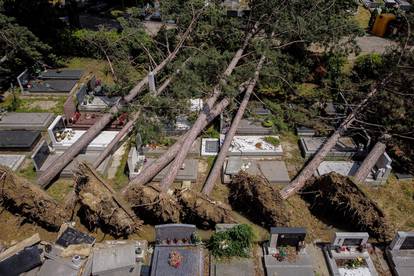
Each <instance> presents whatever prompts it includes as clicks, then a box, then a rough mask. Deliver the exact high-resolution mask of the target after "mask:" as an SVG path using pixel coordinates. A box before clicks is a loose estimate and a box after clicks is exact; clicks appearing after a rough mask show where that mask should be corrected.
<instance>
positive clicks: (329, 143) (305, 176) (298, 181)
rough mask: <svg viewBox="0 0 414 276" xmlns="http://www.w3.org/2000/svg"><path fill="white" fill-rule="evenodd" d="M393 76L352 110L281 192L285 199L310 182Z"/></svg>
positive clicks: (387, 78) (374, 89) (373, 89)
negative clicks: (370, 101) (361, 113)
mask: <svg viewBox="0 0 414 276" xmlns="http://www.w3.org/2000/svg"><path fill="white" fill-rule="evenodd" d="M390 77H391V74H390V75H388V76H387V77H385V78H384V79H383V81H382V82H381V83H380V84H377V85H375V86H374V87H373V88H372V89H371V91H370V92H369V93H368V94H367V95H366V97H365V98H364V99H363V100H362V101H361V102H360V103H359V104H358V105H357V106H356V107H355V108H354V109H353V110H352V112H351V113H350V114H349V115H348V116H347V117H346V118H345V120H344V121H343V122H342V123H341V125H340V126H339V127H338V129H337V130H335V132H334V133H333V134H332V135H331V136H330V137H329V138H328V139H327V140H326V141H325V143H324V144H323V145H322V147H320V148H319V150H318V151H317V152H316V154H315V155H314V156H313V157H312V159H311V160H310V161H309V162H308V163H307V164H306V166H305V167H304V168H303V169H302V170H301V172H300V173H299V174H298V175H297V176H296V177H295V179H293V181H292V182H290V184H289V185H287V186H286V187H285V188H283V189H282V190H281V191H280V194H281V196H282V198H283V199H287V198H288V197H290V196H292V195H294V194H295V193H296V192H297V191H298V190H300V189H301V188H302V187H303V186H304V185H305V184H306V181H308V180H309V179H310V178H311V177H312V176H313V174H314V173H315V171H316V170H317V168H318V167H319V165H320V164H321V163H322V161H323V160H324V159H325V157H326V155H327V154H328V153H329V152H330V151H331V149H332V148H333V147H334V146H335V145H336V143H337V142H338V140H339V138H341V136H342V135H344V133H345V132H346V131H347V130H348V128H349V127H350V126H351V125H352V123H353V122H354V121H355V119H356V116H357V115H358V113H359V112H361V111H362V109H363V108H364V107H365V105H366V104H367V103H368V101H369V100H370V99H371V98H372V97H373V96H374V95H375V94H376V93H377V92H378V90H379V89H380V88H381V87H383V86H384V85H385V84H386V83H387V82H388V80H389V79H390Z"/></svg>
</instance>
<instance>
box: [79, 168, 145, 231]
mask: <svg viewBox="0 0 414 276" xmlns="http://www.w3.org/2000/svg"><path fill="white" fill-rule="evenodd" d="M74 180H75V193H76V196H77V198H78V201H79V203H80V210H79V211H80V213H81V219H83V221H85V222H86V223H87V226H88V227H89V229H91V230H94V229H95V228H97V227H99V228H101V229H102V230H103V231H105V232H108V233H110V234H111V235H113V236H118V237H119V236H128V235H129V234H132V233H134V232H136V231H137V230H139V227H140V226H141V225H142V221H141V220H139V219H138V218H137V217H136V215H135V214H134V212H133V211H132V209H131V208H130V206H129V205H128V204H127V203H126V202H125V201H124V200H123V199H122V198H121V197H119V196H118V195H117V194H116V192H115V191H114V190H113V189H112V188H111V187H110V186H109V185H108V184H107V183H105V181H104V180H103V179H102V178H101V177H99V175H98V174H97V173H96V172H95V171H94V170H93V169H92V168H90V167H89V166H88V165H87V164H85V163H81V164H79V166H78V169H77V171H76V172H75V175H74Z"/></svg>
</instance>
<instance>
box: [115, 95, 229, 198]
mask: <svg viewBox="0 0 414 276" xmlns="http://www.w3.org/2000/svg"><path fill="white" fill-rule="evenodd" d="M229 103H230V102H229V100H228V99H227V98H225V99H223V100H221V101H220V103H218V104H216V106H215V107H214V109H213V110H211V112H210V114H209V116H207V118H206V119H205V121H204V122H203V125H202V128H201V129H204V128H205V127H206V126H207V125H208V124H209V123H211V122H212V121H213V119H214V118H216V117H217V116H218V115H220V114H221V113H222V112H223V110H224V109H225V108H226V107H227V106H228V105H229ZM200 132H201V130H200ZM186 139H187V134H184V135H182V136H181V137H180V139H179V140H178V141H177V142H175V144H174V145H172V146H171V147H170V148H169V149H168V150H167V151H166V152H165V153H163V154H162V155H161V156H160V157H159V158H158V159H157V160H156V161H155V162H153V163H151V164H150V165H147V166H145V167H144V168H143V169H142V172H141V173H140V174H139V175H138V176H137V177H135V178H134V179H132V180H131V181H130V182H129V184H128V186H126V187H125V188H124V189H123V190H122V193H123V194H125V193H126V191H127V190H129V189H131V188H133V187H135V186H139V185H144V184H145V183H147V182H149V181H151V179H153V178H154V176H156V175H157V173H159V172H160V171H161V170H162V169H164V168H165V167H166V166H167V165H168V164H169V163H170V162H171V161H172V160H173V159H174V157H175V155H176V154H177V153H178V151H179V150H180V148H181V145H182V143H183V141H184V140H186Z"/></svg>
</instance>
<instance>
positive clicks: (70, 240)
mask: <svg viewBox="0 0 414 276" xmlns="http://www.w3.org/2000/svg"><path fill="white" fill-rule="evenodd" d="M82 243H87V244H94V243H95V238H94V237H91V236H89V235H87V234H85V233H82V232H80V231H78V230H76V229H74V228H71V227H68V228H67V229H66V230H65V231H64V232H63V233H62V235H61V236H60V237H59V238H58V240H57V241H56V244H58V245H60V246H63V247H68V246H69V245H71V244H82Z"/></svg>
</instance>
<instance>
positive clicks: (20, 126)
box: [0, 112, 54, 130]
mask: <svg viewBox="0 0 414 276" xmlns="http://www.w3.org/2000/svg"><path fill="white" fill-rule="evenodd" d="M53 118H54V115H53V114H52V113H18V112H7V113H6V114H4V115H2V116H0V130H46V129H47V127H48V126H49V125H50V124H51V123H52V121H53Z"/></svg>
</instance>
